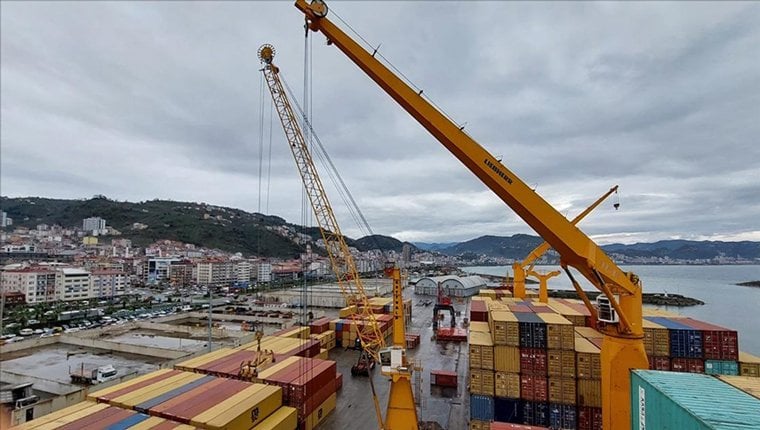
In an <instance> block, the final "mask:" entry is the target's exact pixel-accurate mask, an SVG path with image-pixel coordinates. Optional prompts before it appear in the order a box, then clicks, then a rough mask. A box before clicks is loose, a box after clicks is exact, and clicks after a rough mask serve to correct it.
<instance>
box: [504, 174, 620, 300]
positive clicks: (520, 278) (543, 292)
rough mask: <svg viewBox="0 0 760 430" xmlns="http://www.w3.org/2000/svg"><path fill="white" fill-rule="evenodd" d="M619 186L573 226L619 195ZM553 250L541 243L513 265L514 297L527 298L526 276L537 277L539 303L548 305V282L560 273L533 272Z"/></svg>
mask: <svg viewBox="0 0 760 430" xmlns="http://www.w3.org/2000/svg"><path fill="white" fill-rule="evenodd" d="M617 190H618V186H617V185H615V186H614V187H612V188H610V189H609V190H608V191H607V192H606V193H604V194H603V195H602V196H601V197H599V198H598V199H596V201H595V202H594V203H592V204H591V206H589V207H587V208H586V209H585V210H584V211H583V212H581V213H579V214H578V215H577V216H576V217H575V218H573V220H572V221H570V222H571V223H572V224H573V225H576V224H578V223H579V222H580V221H581V220H582V219H583V218H585V217H586V215H588V214H590V213H591V211H593V210H594V209H596V207H597V206H599V205H600V204H602V202H603V201H604V200H606V199H607V197H609V196H610V195H612V194H613V193H617ZM618 207H619V205H618V204H617V203H615V209H617V208H618ZM549 248H551V245H549V244H548V243H546V242H543V243H541V244H540V245H538V246H537V247H536V248H535V249H533V251H530V253H529V254H528V256H527V257H525V259H524V260H523V261H517V262H515V263H514V264H512V273H513V274H514V278H513V281H512V286H513V287H512V288H513V289H512V295H513V296H514V297H517V298H521V299H522V298H525V276H526V275H530V276H535V277H536V278H538V282H539V288H538V297H539V299H538V300H539V301H540V302H541V303H547V302H548V301H549V291H548V289H547V285H546V283H547V281H548V280H549V279H551V278H553V277H555V276H559V275H560V273H562V272H560V271H558V270H554V271H551V272H549V273H539V272H537V271H535V270H533V266H534V265H535V262H536V260H538V259H539V258H541V256H542V255H544V254H546V251H548V250H549Z"/></svg>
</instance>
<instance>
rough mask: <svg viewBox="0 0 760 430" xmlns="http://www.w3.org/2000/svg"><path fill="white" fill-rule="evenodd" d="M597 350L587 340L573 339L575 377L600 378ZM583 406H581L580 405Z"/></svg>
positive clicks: (579, 337)
mask: <svg viewBox="0 0 760 430" xmlns="http://www.w3.org/2000/svg"><path fill="white" fill-rule="evenodd" d="M599 354H600V351H599V348H597V347H596V345H594V344H593V343H591V342H589V341H588V339H586V338H584V337H581V336H576V337H575V363H576V366H575V375H576V377H578V378H580V379H599V378H601V377H602V371H601V361H600V358H599ZM581 406H583V405H581Z"/></svg>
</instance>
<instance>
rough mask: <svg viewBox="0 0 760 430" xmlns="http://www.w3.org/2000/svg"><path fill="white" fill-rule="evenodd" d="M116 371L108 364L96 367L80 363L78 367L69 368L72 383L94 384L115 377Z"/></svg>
mask: <svg viewBox="0 0 760 430" xmlns="http://www.w3.org/2000/svg"><path fill="white" fill-rule="evenodd" d="M117 373H118V372H117V371H116V369H115V368H114V367H113V366H112V365H110V364H108V365H105V366H98V367H87V366H85V365H84V363H82V365H81V366H80V368H79V369H77V370H74V371H72V370H71V369H69V376H70V377H71V382H72V383H74V384H83V385H94V384H99V383H101V382H105V381H110V380H111V379H114V378H116V374H117Z"/></svg>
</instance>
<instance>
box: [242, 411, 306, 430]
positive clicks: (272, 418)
mask: <svg viewBox="0 0 760 430" xmlns="http://www.w3.org/2000/svg"><path fill="white" fill-rule="evenodd" d="M296 427H298V414H297V412H296V410H295V408H291V407H289V406H282V407H280V408H279V409H277V410H276V411H274V412H273V413H272V414H271V415H269V416H268V417H267V418H266V419H264V421H262V422H261V423H259V424H257V425H256V427H254V428H253V429H252V430H295V429H296Z"/></svg>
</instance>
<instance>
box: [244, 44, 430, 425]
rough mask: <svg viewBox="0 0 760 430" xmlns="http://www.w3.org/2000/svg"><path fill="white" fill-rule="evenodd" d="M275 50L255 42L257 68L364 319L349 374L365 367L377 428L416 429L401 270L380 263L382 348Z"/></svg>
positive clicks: (349, 295) (343, 282) (346, 288)
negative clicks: (382, 385) (381, 393)
mask: <svg viewBox="0 0 760 430" xmlns="http://www.w3.org/2000/svg"><path fill="white" fill-rule="evenodd" d="M274 55H275V50H274V47H273V46H272V45H268V44H265V45H263V46H261V47H260V48H259V50H258V57H259V60H260V61H261V63H262V64H263V68H262V69H261V71H262V72H263V74H264V78H265V80H266V82H267V87H268V88H269V92H270V94H271V96H272V100H273V102H274V106H275V109H276V110H277V114H278V115H279V117H280V122H281V123H282V128H283V130H284V131H285V137H286V139H287V141H288V146H289V147H290V150H291V152H292V154H293V158H294V159H295V162H296V167H297V168H298V172H299V174H300V176H301V180H302V182H303V186H304V189H305V190H306V194H307V195H308V197H309V202H310V203H311V207H312V210H313V211H314V216H315V218H316V219H317V224H318V226H319V231H320V234H321V235H322V239H323V240H324V242H325V247H326V248H327V255H328V257H329V260H330V264H331V266H332V268H333V271H334V272H335V276H336V277H337V282H338V285H339V287H340V289H341V292H342V293H343V296H344V297H345V298H346V305H352V304H356V305H359V306H358V311H359V313H360V314H361V318H362V319H363V320H364V321H365V323H364V324H363V325H362V326H360V327H358V328H357V336H358V340H359V343H360V345H361V349H362V351H361V353H360V356H359V362H358V363H357V364H356V365H354V366H353V367H352V369H351V372H352V374H354V373H359V372H364V371H366V372H367V373H368V376H369V382H370V387H371V391H372V400H373V403H374V407H375V414H376V417H377V423H378V427H379V428H380V429H383V430H416V429H418V428H419V424H418V419H417V409H416V406H415V403H414V392H413V389H412V383H411V380H412V370H413V366H412V363H411V362H410V361H409V360H408V359H407V356H406V327H405V321H404V301H403V296H402V288H401V271H400V269H399V268H398V267H396V266H395V265H394V264H393V263H391V262H388V263H386V265H385V268H384V272H385V275H386V276H388V277H390V278H391V279H392V280H393V345H392V346H391V347H388V348H386V346H385V337H384V336H383V334H382V332H381V331H380V328H379V325H378V323H377V320H376V319H375V314H374V313H373V312H372V308H371V306H370V304H369V299H368V297H367V294H366V293H365V291H364V287H363V285H362V280H361V277H360V276H359V273H358V271H357V270H356V264H355V263H354V259H353V257H352V256H351V252H350V251H349V249H348V245H347V244H346V241H345V239H344V237H343V235H342V234H341V232H340V227H339V226H338V221H337V219H336V218H335V214H334V213H333V210H332V206H331V205H330V201H329V200H328V198H327V193H326V192H325V189H324V187H323V185H322V180H321V179H320V177H319V174H318V172H317V168H316V166H315V164H314V160H313V159H312V156H311V152H310V151H309V147H308V146H307V145H306V140H305V139H304V136H303V133H302V131H301V127H300V126H299V124H298V120H297V119H296V115H295V113H294V111H293V108H292V106H291V104H290V101H289V99H288V96H287V93H286V91H285V88H284V86H283V84H282V81H281V80H280V76H279V68H278V67H277V66H275V64H274V62H273V60H274ZM352 286H353V288H352ZM376 362H379V363H380V364H381V371H382V374H383V375H385V376H388V377H390V380H391V386H390V391H389V394H388V406H387V408H386V414H385V421H383V417H382V412H381V411H380V402H379V400H378V397H377V393H376V392H375V386H374V382H373V380H372V375H371V374H369V370H370V367H372V366H373V365H374V363H376Z"/></svg>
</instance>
